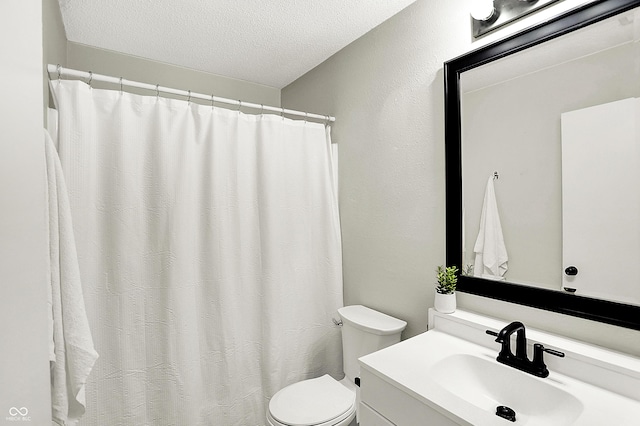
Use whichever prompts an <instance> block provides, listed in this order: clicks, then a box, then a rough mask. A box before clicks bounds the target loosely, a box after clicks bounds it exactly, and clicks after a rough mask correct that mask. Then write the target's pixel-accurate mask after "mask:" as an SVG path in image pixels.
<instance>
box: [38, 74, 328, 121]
mask: <svg viewBox="0 0 640 426" xmlns="http://www.w3.org/2000/svg"><path fill="white" fill-rule="evenodd" d="M47 71H48V72H49V78H50V79H51V75H57V76H58V79H60V78H61V77H63V76H64V77H76V78H80V79H82V78H84V79H88V82H89V84H91V82H92V81H102V82H105V83H113V84H119V85H120V88H121V89H122V87H123V86H127V87H136V88H139V89H147V90H151V91H153V92H156V93H157V94H159V93H160V92H163V93H171V94H173V95H178V96H185V97H188V98H189V99H192V98H195V99H202V100H205V101H210V102H218V103H223V104H229V105H235V106H237V107H238V108H240V107H248V108H254V109H259V110H261V111H273V112H278V113H280V114H282V115H283V114H287V115H295V116H300V117H305V119H306V118H315V119H318V120H324V121H326V122H332V121H336V118H335V117H333V116H330V115H320V114H312V113H308V112H302V111H295V110H292V109H286V108H280V107H273V106H267V105H261V104H255V103H251V102H243V101H240V100H238V101H236V100H233V99H227V98H220V97H217V96H213V95H203V94H201V93H194V92H191V91H190V90H189V91H187V90H179V89H172V88H170V87H164V86H160V85H153V84H148V83H141V82H138V81H132V80H127V79H125V78H122V77H110V76H108V75H102V74H96V73H93V72H91V71H89V72H86V71H78V70H74V69H71V68H64V67H61V66H60V65H53V64H48V65H47Z"/></svg>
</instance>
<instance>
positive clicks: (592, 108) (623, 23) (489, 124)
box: [460, 9, 640, 305]
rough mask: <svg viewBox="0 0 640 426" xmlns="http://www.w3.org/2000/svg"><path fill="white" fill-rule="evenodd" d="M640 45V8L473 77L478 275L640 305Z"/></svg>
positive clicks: (472, 193)
mask: <svg viewBox="0 0 640 426" xmlns="http://www.w3.org/2000/svg"><path fill="white" fill-rule="evenodd" d="M639 40H640V11H639V9H635V10H631V11H629V12H625V13H622V14H620V15H617V16H614V17H611V18H609V19H606V20H604V21H601V22H598V23H596V24H593V25H590V26H588V27H585V28H582V29H580V30H577V31H574V32H571V33H569V34H565V35H564V36H561V37H558V38H555V39H553V40H550V41H548V42H545V43H543V44H540V45H537V46H535V47H532V48H529V49H526V50H524V51H522V52H519V53H516V54H513V55H509V56H507V57H505V58H502V59H499V60H497V61H493V62H490V63H488V64H485V65H483V66H480V67H477V68H474V69H471V70H469V71H465V72H463V73H461V75H460V99H461V102H460V108H461V123H462V129H461V132H462V188H463V210H464V213H463V242H462V247H463V253H462V259H463V261H462V263H463V270H464V271H465V273H466V274H468V275H475V276H478V277H482V278H487V279H495V280H506V281H508V282H511V283H518V284H525V285H530V286H536V287H541V288H546V289H553V290H558V291H562V292H567V291H568V292H574V293H575V294H577V295H583V296H590V297H595V298H598V299H606V300H612V301H618V302H623V303H628V304H633V305H640V283H638V282H635V281H634V280H633V279H632V278H633V277H634V275H635V273H634V272H635V265H636V264H637V262H638V260H639V259H640V190H639V189H638V188H639V187H640V185H639V183H640V134H639V133H638V131H639V130H638V129H637V127H638V125H637V123H640V101H638V98H640V50H639V49H640V44H639V43H638V41H639ZM494 172H498V174H499V178H498V179H495V178H494V177H493V175H494ZM481 225H482V226H481Z"/></svg>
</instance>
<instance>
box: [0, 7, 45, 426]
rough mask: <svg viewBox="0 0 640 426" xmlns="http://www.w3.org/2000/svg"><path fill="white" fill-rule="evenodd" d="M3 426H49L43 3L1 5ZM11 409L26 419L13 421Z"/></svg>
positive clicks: (0, 378)
mask: <svg viewBox="0 0 640 426" xmlns="http://www.w3.org/2000/svg"><path fill="white" fill-rule="evenodd" d="M0 39H2V40H3V41H2V43H0V57H1V58H3V59H2V61H0V75H2V79H3V84H2V89H0V90H1V92H2V93H1V96H0V117H2V118H0V135H2V139H1V141H0V339H1V340H0V424H13V425H15V424H32V425H45V424H50V419H51V405H50V400H49V398H50V397H49V361H48V359H49V358H48V352H47V349H48V346H47V342H48V340H47V337H48V336H47V327H46V324H47V323H46V308H47V304H46V283H47V276H46V258H47V256H48V254H47V253H48V252H47V242H46V238H47V236H46V228H45V213H44V212H45V193H44V183H45V177H44V172H45V170H44V151H43V149H44V145H43V133H42V132H43V130H42V123H43V121H42V104H43V92H42V5H41V2H40V1H39V0H37V1H36V0H29V1H25V0H7V1H3V2H0ZM11 407H16V408H22V407H26V408H27V409H28V418H30V422H22V421H21V422H15V421H12V420H10V419H11V416H10V414H9V411H10V409H11Z"/></svg>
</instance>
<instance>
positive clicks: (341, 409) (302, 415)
mask: <svg viewBox="0 0 640 426" xmlns="http://www.w3.org/2000/svg"><path fill="white" fill-rule="evenodd" d="M355 402H356V393H355V392H354V391H353V390H351V389H348V388H347V387H346V386H345V385H343V384H341V383H340V382H338V381H336V380H335V379H334V378H333V377H331V376H329V375H328V374H325V375H324V376H322V377H318V378H315V379H309V380H303V381H301V382H297V383H294V384H292V385H289V386H287V387H286V388H284V389H282V390H280V391H279V392H278V393H276V394H275V395H274V396H273V398H271V401H270V402H269V412H268V414H267V418H268V419H269V421H270V422H271V423H272V424H273V425H275V426H280V425H283V426H285V425H286V426H333V425H338V424H341V422H343V421H345V420H347V419H348V420H349V421H350V420H351V419H352V418H353V416H354V415H355V411H356V403H355Z"/></svg>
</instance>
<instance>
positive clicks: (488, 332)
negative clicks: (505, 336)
mask: <svg viewBox="0 0 640 426" xmlns="http://www.w3.org/2000/svg"><path fill="white" fill-rule="evenodd" d="M485 333H487V334H490V335H491V336H496V337H498V332H497V331H493V330H486V331H485Z"/></svg>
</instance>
